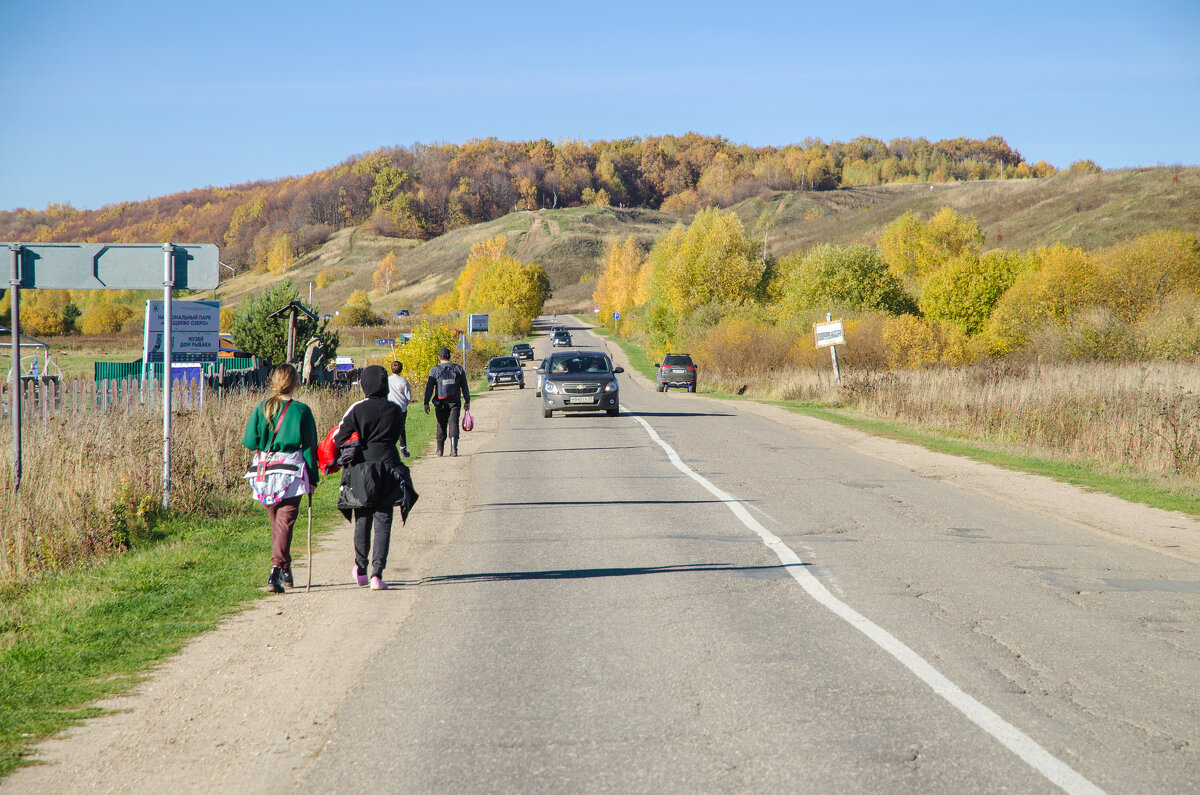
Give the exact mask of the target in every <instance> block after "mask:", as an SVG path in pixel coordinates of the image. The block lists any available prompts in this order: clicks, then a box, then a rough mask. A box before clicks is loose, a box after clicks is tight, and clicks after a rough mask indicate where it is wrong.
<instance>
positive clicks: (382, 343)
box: [375, 339, 396, 348]
mask: <svg viewBox="0 0 1200 795" xmlns="http://www.w3.org/2000/svg"><path fill="white" fill-rule="evenodd" d="M375 344H376V345H379V346H381V347H385V348H386V347H390V346H392V345H395V344H396V341H395V340H388V339H381V340H375Z"/></svg>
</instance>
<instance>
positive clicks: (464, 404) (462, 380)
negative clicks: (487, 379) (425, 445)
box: [425, 348, 471, 455]
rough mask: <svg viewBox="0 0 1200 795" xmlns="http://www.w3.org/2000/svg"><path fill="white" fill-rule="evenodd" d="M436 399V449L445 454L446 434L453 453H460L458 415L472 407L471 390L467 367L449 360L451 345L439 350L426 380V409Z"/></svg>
mask: <svg viewBox="0 0 1200 795" xmlns="http://www.w3.org/2000/svg"><path fill="white" fill-rule="evenodd" d="M431 399H432V400H433V411H434V416H435V417H436V418H437V435H436V437H435V438H436V440H437V453H438V455H445V449H446V438H447V437H449V438H450V455H458V418H459V413H460V412H461V411H463V410H466V411H470V410H471V391H470V390H469V389H468V388H467V371H466V370H464V369H462V367H460V366H458V365H457V364H455V363H454V362H452V361H450V349H449V348H442V349H441V350H440V351H438V363H437V364H436V365H434V366H433V369H432V370H430V371H429V378H428V379H427V380H426V381H425V413H426V414H428V413H429V401H430V400H431Z"/></svg>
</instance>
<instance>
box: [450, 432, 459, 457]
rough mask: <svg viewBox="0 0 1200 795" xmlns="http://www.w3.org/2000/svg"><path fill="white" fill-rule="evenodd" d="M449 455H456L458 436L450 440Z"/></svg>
mask: <svg viewBox="0 0 1200 795" xmlns="http://www.w3.org/2000/svg"><path fill="white" fill-rule="evenodd" d="M450 455H458V437H457V436H456V437H454V438H453V439H451V440H450Z"/></svg>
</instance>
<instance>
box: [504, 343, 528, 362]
mask: <svg viewBox="0 0 1200 795" xmlns="http://www.w3.org/2000/svg"><path fill="white" fill-rule="evenodd" d="M509 353H511V354H512V355H513V356H516V357H517V358H518V359H529V360H531V361H532V359H533V346H532V345H530V344H529V343H528V342H518V343H517V344H516V345H514V346H512V350H511V351H509Z"/></svg>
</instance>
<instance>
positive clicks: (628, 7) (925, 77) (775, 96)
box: [0, 0, 1200, 209]
mask: <svg viewBox="0 0 1200 795" xmlns="http://www.w3.org/2000/svg"><path fill="white" fill-rule="evenodd" d="M0 32H2V33H3V41H4V46H3V50H2V51H0V100H2V104H0V115H2V121H0V209H13V208H16V207H36V208H41V207H44V206H45V205H46V204H47V203H48V202H52V201H61V202H70V203H71V204H73V205H75V206H76V207H86V208H96V207H100V206H102V205H104V204H110V203H114V202H119V201H123V200H140V199H146V198H149V197H152V196H161V195H164V194H168V193H174V192H177V191H181V190H186V189H189V188H196V187H204V186H207V185H217V186H222V185H232V184H237V183H240V182H247V181H250V180H255V179H274V178H278V177H285V176H289V175H299V174H306V173H309V172H312V171H316V170H319V169H322V168H326V167H329V166H332V165H335V164H337V163H339V162H341V161H343V160H345V159H346V158H347V157H349V156H351V155H354V154H359V153H362V152H367V151H370V150H373V149H377V148H379V147H381V146H396V145H411V144H413V143H415V142H423V143H433V142H443V141H445V142H464V141H467V140H470V139H472V138H481V137H487V136H496V137H499V138H502V139H508V140H525V139H536V138H548V139H550V140H560V139H564V138H574V139H582V140H598V139H612V138H623V137H631V136H647V135H661V134H669V133H674V134H682V133H685V132H688V131H695V132H699V133H704V134H709V135H721V136H724V137H725V138H728V139H730V140H732V141H734V142H736V143H747V144H751V145H754V146H763V145H784V144H788V143H794V142H799V141H801V140H803V139H805V138H809V137H811V138H821V139H823V140H825V141H832V140H841V141H848V140H850V139H851V138H854V137H856V136H859V135H869V136H871V137H874V138H881V139H883V140H885V141H886V140H889V139H891V138H896V137H902V136H908V137H918V136H924V137H926V138H929V139H931V140H937V139H939V138H951V137H957V136H966V137H972V138H984V137H987V136H989V135H1001V136H1003V137H1004V138H1005V139H1006V140H1007V141H1008V143H1009V144H1010V145H1011V146H1012V147H1013V148H1015V149H1017V150H1019V151H1020V152H1021V153H1022V154H1023V155H1024V156H1025V158H1026V159H1027V160H1029V161H1030V162H1031V163H1032V162H1035V161H1037V160H1047V161H1049V162H1050V163H1052V164H1054V165H1055V166H1058V167H1065V166H1067V165H1069V164H1070V163H1072V162H1074V161H1075V160H1079V159H1083V158H1089V159H1092V160H1095V161H1096V162H1097V163H1099V164H1100V165H1101V166H1103V167H1104V168H1106V169H1111V168H1120V167H1126V166H1139V165H1143V166H1145V165H1151V166H1152V165H1156V164H1158V163H1166V164H1176V163H1182V164H1187V165H1194V164H1197V163H1200V1H1198V0H1128V1H1127V2H1110V1H1109V0H1092V1H1091V2H1077V1H1076V0H1066V1H1065V2H1056V0H1041V2H1026V1H1025V0H1018V1H1017V2H1013V3H978V2H970V0H966V1H965V2H925V3H900V2H889V3H879V2H872V1H871V0H862V1H860V2H856V3H834V2H827V1H824V2H819V3H808V2H803V1H802V0H794V2H758V1H756V0H747V1H746V2H722V3H709V2H704V1H703V0H693V1H692V2H686V3H678V4H676V3H656V2H653V1H652V0H643V1H642V2H625V0H606V2H588V3H576V2H570V1H569V0H568V2H559V3H475V2H453V3H452V2H434V1H431V0H427V1H426V2H421V3H409V2H391V3H389V2H382V0H343V1H342V2H337V1H336V0H324V1H323V2H311V1H310V0H291V2H276V1H275V0H264V1H263V2H259V0H239V2H230V1H229V0H203V1H202V2H194V1H193V2H186V1H185V2H170V1H169V0H167V1H165V2H164V0H155V1H154V2H133V1H132V0H112V2H96V0H0Z"/></svg>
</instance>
